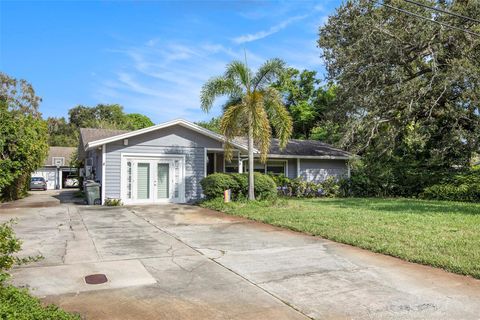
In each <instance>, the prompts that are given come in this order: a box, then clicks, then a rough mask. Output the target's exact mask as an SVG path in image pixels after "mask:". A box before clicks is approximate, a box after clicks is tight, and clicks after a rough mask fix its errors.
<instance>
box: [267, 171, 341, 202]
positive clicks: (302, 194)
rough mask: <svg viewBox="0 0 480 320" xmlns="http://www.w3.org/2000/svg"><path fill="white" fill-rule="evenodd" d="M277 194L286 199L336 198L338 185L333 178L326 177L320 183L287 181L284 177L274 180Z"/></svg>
mask: <svg viewBox="0 0 480 320" xmlns="http://www.w3.org/2000/svg"><path fill="white" fill-rule="evenodd" d="M275 182H276V183H277V186H278V187H279V193H280V194H281V195H283V196H287V197H296V198H314V197H329V198H330V197H337V196H339V195H340V191H341V190H340V183H339V182H338V181H337V180H336V179H335V178H334V177H328V178H327V179H325V181H322V182H318V183H316V182H311V181H305V180H302V179H301V178H296V179H289V178H287V177H285V176H283V177H282V176H279V177H276V178H275Z"/></svg>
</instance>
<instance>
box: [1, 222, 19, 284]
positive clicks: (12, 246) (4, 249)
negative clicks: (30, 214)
mask: <svg viewBox="0 0 480 320" xmlns="http://www.w3.org/2000/svg"><path fill="white" fill-rule="evenodd" d="M12 224H13V221H10V222H6V223H2V224H0V287H1V286H2V284H3V282H4V281H5V280H6V279H7V278H8V277H9V274H8V270H10V268H11V267H12V266H13V265H14V264H15V263H16V262H17V261H18V259H17V258H16V257H15V256H14V254H15V253H16V252H18V251H20V248H21V242H20V241H19V240H18V239H17V238H16V237H15V233H14V232H13V229H12Z"/></svg>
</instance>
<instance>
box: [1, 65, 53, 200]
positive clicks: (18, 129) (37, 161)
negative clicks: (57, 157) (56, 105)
mask: <svg viewBox="0 0 480 320" xmlns="http://www.w3.org/2000/svg"><path fill="white" fill-rule="evenodd" d="M40 101H41V99H40V98H39V97H38V96H36V94H35V90H34V89H33V87H32V86H31V85H30V84H29V83H28V82H26V81H25V80H17V79H14V78H11V77H9V76H8V75H6V74H4V73H0V119H1V121H0V198H2V199H4V200H12V199H18V198H20V197H22V196H24V195H25V194H26V192H27V189H28V187H29V184H30V174H31V173H32V172H33V171H35V170H36V169H37V168H38V167H40V166H41V165H42V164H43V161H44V160H45V157H46V156H47V152H48V144H47V139H48V134H47V127H46V125H45V122H44V121H43V120H42V118H41V115H40V112H39V111H38V106H39V103H40Z"/></svg>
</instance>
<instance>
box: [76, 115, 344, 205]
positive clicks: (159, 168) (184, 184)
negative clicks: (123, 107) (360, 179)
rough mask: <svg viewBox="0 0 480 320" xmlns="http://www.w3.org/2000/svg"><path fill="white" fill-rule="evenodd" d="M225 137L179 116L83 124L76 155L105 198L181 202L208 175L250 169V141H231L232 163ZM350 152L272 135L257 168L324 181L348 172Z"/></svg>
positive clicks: (192, 196)
mask: <svg viewBox="0 0 480 320" xmlns="http://www.w3.org/2000/svg"><path fill="white" fill-rule="evenodd" d="M224 142H225V137H224V136H222V135H220V134H217V133H215V132H212V131H210V130H207V129H205V128H202V127H200V126H198V125H196V124H194V123H192V122H189V121H186V120H182V119H179V120H173V121H168V122H165V123H161V124H158V125H155V126H152V127H148V128H145V129H140V130H136V131H131V132H127V131H119V130H105V129H87V128H82V129H80V145H79V150H78V154H79V160H84V162H85V170H84V174H85V177H86V178H87V179H92V180H96V181H98V182H100V183H101V185H102V199H103V200H104V199H107V198H113V199H121V200H122V202H123V203H124V204H135V203H161V202H178V203H183V202H191V201H195V200H198V199H200V198H201V197H202V188H201V186H200V180H202V178H203V177H205V176H206V175H208V174H211V173H214V172H245V171H246V170H247V167H248V162H247V159H248V157H247V144H246V141H244V140H243V139H236V140H235V141H234V142H233V148H234V153H233V154H234V157H233V160H232V161H231V162H226V161H225V159H224ZM258 156H259V155H258V153H256V157H257V158H258ZM351 157H352V155H351V154H349V153H348V152H346V151H342V150H340V149H337V148H334V147H332V146H330V145H328V144H325V143H322V142H319V141H302V140H290V142H289V143H288V145H287V147H286V148H285V149H284V150H280V149H279V147H278V141H277V140H276V139H272V147H271V150H270V153H269V155H268V161H267V163H266V164H261V163H260V162H259V161H256V162H255V171H258V172H263V173H267V172H269V173H273V174H285V175H286V176H288V177H290V178H296V177H301V178H303V179H305V180H308V181H322V180H324V179H325V178H327V177H329V176H334V177H340V176H347V175H349V169H348V165H347V160H348V159H349V158H351ZM103 200H102V201H103Z"/></svg>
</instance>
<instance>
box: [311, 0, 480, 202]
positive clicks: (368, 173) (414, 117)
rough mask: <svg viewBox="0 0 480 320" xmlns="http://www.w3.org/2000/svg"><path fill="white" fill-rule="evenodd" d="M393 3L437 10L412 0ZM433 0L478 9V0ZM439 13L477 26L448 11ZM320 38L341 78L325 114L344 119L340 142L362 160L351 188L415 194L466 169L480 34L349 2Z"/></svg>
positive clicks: (474, 126) (466, 10)
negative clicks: (455, 170)
mask: <svg viewBox="0 0 480 320" xmlns="http://www.w3.org/2000/svg"><path fill="white" fill-rule="evenodd" d="M390 4H392V5H394V6H396V7H399V8H403V9H405V10H408V11H411V12H414V13H416V14H419V15H422V16H431V12H430V11H429V10H428V9H426V8H423V7H420V6H416V5H413V4H410V3H407V2H405V1H400V0H394V1H391V2H390ZM426 4H429V5H431V6H436V7H439V8H442V9H445V10H449V11H454V12H456V13H459V14H465V15H468V16H480V2H478V1H438V0H435V1H434V0H428V1H426ZM432 19H435V20H437V21H440V22H443V23H447V24H450V25H453V26H457V27H460V28H467V29H470V30H475V28H477V29H479V28H480V24H478V23H474V22H473V23H471V24H469V25H466V24H465V23H464V21H462V20H461V19H457V18H455V17H452V16H449V15H444V14H441V15H435V17H433V18H432ZM479 30H480V29H479ZM318 45H319V47H320V49H321V50H322V55H323V58H324V60H325V62H326V67H327V71H328V80H330V81H333V82H334V83H335V84H336V85H337V87H336V99H335V108H334V109H333V112H331V113H328V118H329V119H330V120H331V121H332V123H337V124H341V128H340V132H341V136H342V139H341V141H340V144H341V146H343V147H344V148H347V149H348V150H350V151H352V152H353V153H356V154H359V155H360V156H361V158H362V161H363V165H362V166H361V167H359V168H358V170H356V171H355V172H353V171H352V181H351V182H352V190H354V192H353V193H354V194H358V195H360V194H363V195H379V196H381V195H392V196H393V195H395V196H415V195H418V194H419V193H421V192H422V191H423V190H424V188H426V187H428V186H431V185H433V184H436V183H439V182H440V181H441V180H442V179H444V178H445V177H447V176H449V175H451V172H452V170H453V169H452V168H461V169H462V168H463V169H465V168H467V167H468V166H469V163H470V161H471V159H472V157H473V156H474V154H475V153H476V152H477V151H478V150H479V147H480V112H479V105H480V103H479V101H480V38H478V37H474V36H472V35H469V34H467V33H464V32H461V31H459V30H454V29H450V28H443V27H441V26H439V25H438V24H435V23H432V22H431V21H426V20H422V19H418V18H416V17H412V16H411V15H406V14H404V13H402V12H398V11H395V10H392V9H391V8H388V7H385V6H378V5H377V4H376V3H375V2H374V1H369V0H350V1H346V2H345V3H344V4H342V5H341V6H340V7H339V8H338V9H337V11H336V13H335V14H334V15H332V16H330V17H329V20H328V22H327V23H326V24H325V25H324V26H323V27H321V28H320V32H319V40H318ZM320 131H322V130H320ZM322 135H323V133H322Z"/></svg>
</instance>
